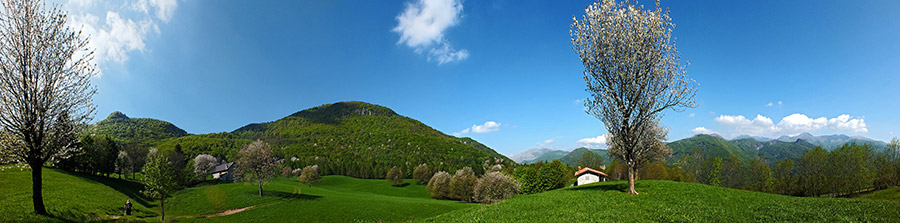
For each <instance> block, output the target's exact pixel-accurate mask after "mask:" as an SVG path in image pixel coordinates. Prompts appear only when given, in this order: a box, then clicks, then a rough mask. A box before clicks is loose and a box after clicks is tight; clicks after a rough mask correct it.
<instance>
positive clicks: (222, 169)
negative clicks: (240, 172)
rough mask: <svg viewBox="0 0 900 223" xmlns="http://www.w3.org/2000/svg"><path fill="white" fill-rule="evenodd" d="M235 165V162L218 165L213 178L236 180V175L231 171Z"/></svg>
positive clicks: (213, 172)
mask: <svg viewBox="0 0 900 223" xmlns="http://www.w3.org/2000/svg"><path fill="white" fill-rule="evenodd" d="M233 166H234V162H230V163H223V164H221V165H218V166H216V168H215V169H213V171H212V177H213V179H219V180H224V181H231V180H234V175H233V174H232V173H231V170H232V167H233Z"/></svg>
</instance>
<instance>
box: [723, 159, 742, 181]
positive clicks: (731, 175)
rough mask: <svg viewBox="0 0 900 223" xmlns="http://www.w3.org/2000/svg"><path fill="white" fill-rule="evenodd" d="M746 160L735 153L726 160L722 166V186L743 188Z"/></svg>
mask: <svg viewBox="0 0 900 223" xmlns="http://www.w3.org/2000/svg"><path fill="white" fill-rule="evenodd" d="M744 175H745V174H744V162H743V161H741V159H740V158H738V157H737V156H735V155H734V154H732V155H731V157H729V158H728V160H725V164H724V166H723V167H722V186H725V187H728V188H741V187H743V186H744V181H745V179H746V178H745V177H744Z"/></svg>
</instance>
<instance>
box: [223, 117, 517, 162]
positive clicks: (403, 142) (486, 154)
mask: <svg viewBox="0 0 900 223" xmlns="http://www.w3.org/2000/svg"><path fill="white" fill-rule="evenodd" d="M231 134H234V135H235V136H236V137H239V138H242V139H245V140H254V139H262V140H264V141H266V142H269V143H270V144H272V145H273V146H274V147H275V148H279V149H278V150H277V151H276V154H279V155H282V156H283V157H285V158H286V159H287V158H289V157H290V159H289V160H290V161H286V162H289V165H292V166H294V167H295V168H299V167H303V166H305V165H312V164H318V165H319V166H320V167H322V168H323V171H325V172H326V173H328V174H339V175H345V176H353V177H359V178H382V177H384V175H385V174H386V173H387V170H388V169H390V168H391V167H392V166H398V167H400V168H401V170H402V171H403V172H404V173H406V174H410V173H411V172H412V170H413V169H414V168H415V167H416V166H417V165H419V164H422V163H427V164H429V165H430V166H432V167H437V168H439V169H443V170H454V169H457V168H461V167H463V166H470V167H473V169H475V170H476V172H479V171H482V169H481V168H480V167H481V166H482V165H483V164H484V162H485V161H489V162H492V163H494V162H497V161H500V162H502V163H506V164H507V165H509V164H512V163H513V161H512V160H510V159H509V158H507V157H505V156H503V155H501V154H499V153H497V152H496V151H494V150H492V149H490V148H488V147H487V146H484V145H483V144H481V143H478V142H477V141H475V140H473V139H471V138H457V137H453V136H450V135H447V134H444V133H442V132H440V131H437V130H435V129H433V128H431V127H429V126H427V125H425V124H423V123H422V122H419V121H417V120H415V119H412V118H409V117H406V116H402V115H399V114H397V113H396V112H394V111H393V110H391V109H388V108H386V107H383V106H379V105H374V104H369V103H365V102H338V103H334V104H326V105H321V106H318V107H314V108H310V109H306V110H303V111H300V112H297V113H294V114H292V115H290V116H287V117H284V118H282V119H279V120H276V121H272V122H266V123H255V124H249V125H246V126H244V127H241V128H239V129H237V130H235V131H233V132H232V133H231Z"/></svg>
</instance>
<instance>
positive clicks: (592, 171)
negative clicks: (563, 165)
mask: <svg viewBox="0 0 900 223" xmlns="http://www.w3.org/2000/svg"><path fill="white" fill-rule="evenodd" d="M585 173H593V174H596V175H598V176H600V175H602V176H604V177H605V176H606V174H605V173H603V172H600V171H598V170H594V169H591V168H587V167H585V168H581V169H580V170H578V171H576V172H575V177H578V176H581V175H583V174H585Z"/></svg>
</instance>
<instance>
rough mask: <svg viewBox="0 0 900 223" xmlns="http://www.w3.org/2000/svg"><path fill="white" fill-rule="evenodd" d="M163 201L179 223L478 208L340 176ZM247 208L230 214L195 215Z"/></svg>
mask: <svg viewBox="0 0 900 223" xmlns="http://www.w3.org/2000/svg"><path fill="white" fill-rule="evenodd" d="M407 183H411V181H409V180H407ZM169 203H170V204H171V205H170V207H171V209H170V211H171V212H170V213H172V215H177V216H175V218H177V219H178V221H179V222H382V221H387V222H396V221H407V220H415V219H423V218H428V217H433V216H436V215H439V214H442V213H446V212H449V211H453V210H457V209H465V208H468V207H475V206H478V205H477V204H466V203H459V202H456V201H444V200H433V199H431V198H430V197H429V196H428V192H427V191H426V190H425V186H424V185H412V184H406V185H404V186H402V187H393V186H391V185H390V184H389V183H388V182H387V181H385V180H364V179H356V178H350V177H344V176H325V177H323V178H322V180H321V183H320V184H318V185H314V186H312V187H309V186H307V185H301V184H300V183H298V182H297V181H296V179H293V178H278V179H276V180H274V181H273V182H270V183H268V184H266V185H265V186H264V197H262V198H260V197H259V196H258V195H257V187H256V185H255V184H251V183H232V184H216V185H207V186H201V187H195V188H189V189H186V190H183V191H180V192H178V193H177V194H176V195H175V197H173V198H172V199H170V201H169ZM248 206H253V207H252V208H250V209H247V210H244V211H241V212H238V213H235V214H232V215H227V216H217V217H211V218H203V217H201V216H198V215H200V214H210V213H217V212H222V211H225V210H228V209H234V208H243V207H248Z"/></svg>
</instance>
